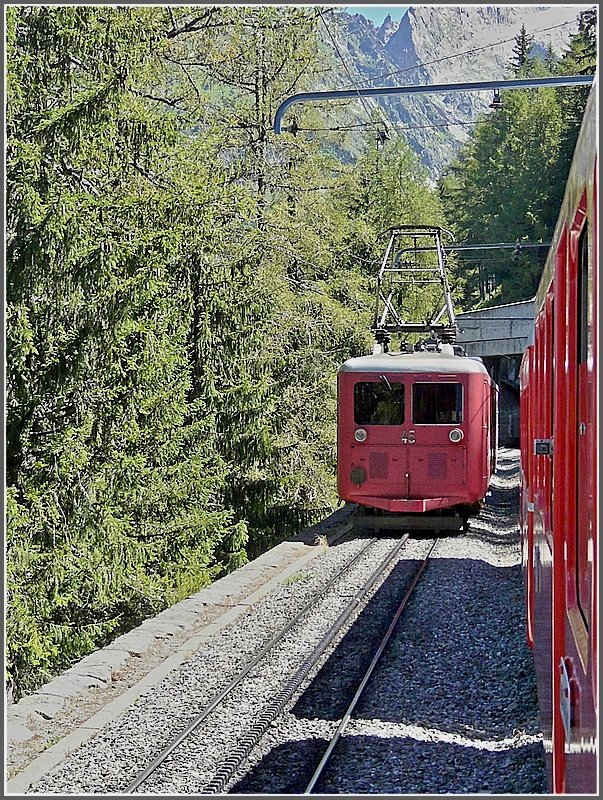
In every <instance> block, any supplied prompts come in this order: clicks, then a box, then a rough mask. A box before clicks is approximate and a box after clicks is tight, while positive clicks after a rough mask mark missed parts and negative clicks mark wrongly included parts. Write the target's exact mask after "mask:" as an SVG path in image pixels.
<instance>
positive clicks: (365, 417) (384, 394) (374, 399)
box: [354, 375, 404, 425]
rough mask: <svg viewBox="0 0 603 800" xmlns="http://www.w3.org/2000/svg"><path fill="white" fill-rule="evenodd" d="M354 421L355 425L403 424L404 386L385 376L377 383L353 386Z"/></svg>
mask: <svg viewBox="0 0 603 800" xmlns="http://www.w3.org/2000/svg"><path fill="white" fill-rule="evenodd" d="M354 421H355V422H356V424H357V425H402V423H403V422H404V384H403V383H399V382H396V381H390V380H389V379H388V378H387V377H386V376H385V375H384V376H382V379H381V381H380V382H379V383H376V382H374V381H372V382H370V383H369V382H366V383H364V382H363V383H357V384H356V385H355V386H354Z"/></svg>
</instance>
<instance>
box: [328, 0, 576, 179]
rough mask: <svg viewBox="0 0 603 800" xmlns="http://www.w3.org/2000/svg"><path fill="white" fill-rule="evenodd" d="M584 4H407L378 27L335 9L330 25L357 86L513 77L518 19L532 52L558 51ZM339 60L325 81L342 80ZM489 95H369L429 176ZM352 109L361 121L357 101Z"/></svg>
mask: <svg viewBox="0 0 603 800" xmlns="http://www.w3.org/2000/svg"><path fill="white" fill-rule="evenodd" d="M588 7H589V6H586V5H584V6H515V7H513V6H486V5H484V6H452V7H450V6H449V7H446V6H419V7H416V8H415V7H411V8H409V10H408V11H407V13H406V14H405V15H404V17H403V18H402V20H401V21H399V22H394V21H393V20H392V19H391V17H386V19H385V20H384V21H383V23H382V25H381V26H380V27H378V28H376V27H375V26H374V25H373V23H372V22H370V20H367V19H365V17H363V16H362V15H361V14H349V13H347V12H340V13H339V14H338V22H339V25H338V26H337V29H336V30H335V29H334V28H333V29H334V30H335V35H336V37H337V39H338V40H339V42H340V43H341V45H342V52H343V53H344V54H345V59H346V61H347V64H348V68H349V69H350V71H351V72H352V74H353V76H354V77H355V78H356V79H357V80H358V86H395V85H398V86H404V85H419V84H425V83H428V84H439V83H462V82H466V81H487V80H496V79H499V78H501V79H502V78H507V79H508V78H512V77H513V75H512V73H511V71H510V67H509V63H510V60H511V58H512V54H513V47H514V44H515V39H514V37H515V36H516V34H517V33H519V31H520V29H521V26H522V25H525V27H526V30H527V32H528V34H529V35H530V36H533V37H534V40H533V46H532V52H533V53H539V54H544V52H545V51H546V48H547V47H548V46H549V45H552V47H553V49H554V50H555V52H556V53H557V54H559V55H560V54H561V53H563V51H564V50H565V48H566V47H567V44H568V42H569V39H570V36H571V35H572V34H574V33H575V32H576V30H577V28H578V14H579V13H580V11H582V10H584V9H586V8H588ZM333 63H334V66H335V69H337V62H333ZM339 67H340V74H341V76H342V77H341V79H340V81H339V83H336V82H335V81H336V79H334V78H333V77H332V78H331V79H330V81H329V86H328V88H340V87H341V86H342V85H343V83H344V82H345V83H346V84H349V78H347V75H346V73H345V72H344V71H343V66H342V65H341V63H340V62H339ZM344 75H345V79H344V77H343V76H344ZM325 88H327V87H325ZM491 100H492V96H491V94H490V93H489V92H481V93H462V92H458V93H450V94H449V95H429V96H424V97H412V98H383V99H380V100H378V101H375V102H378V103H379V105H380V106H381V108H382V109H383V111H384V112H385V115H386V117H387V119H388V121H389V125H390V126H391V129H392V130H396V131H401V130H404V135H405V136H406V138H407V141H408V142H409V144H410V145H411V147H412V148H413V149H414V150H415V152H417V153H418V154H419V155H420V157H421V160H422V161H423V163H424V164H425V166H426V167H427V169H428V170H429V173H430V175H431V177H432V178H434V179H435V178H437V176H438V175H439V174H440V172H441V170H442V168H443V167H444V166H445V165H446V164H447V163H449V162H450V160H451V159H452V158H453V157H454V154H455V153H456V151H457V150H458V148H459V147H460V145H461V144H462V143H463V142H464V141H466V140H467V137H468V136H469V132H470V131H471V130H472V129H473V126H472V124H471V123H473V122H474V121H475V119H476V117H477V116H478V114H480V113H482V112H484V111H488V110H489V104H490V102H491ZM372 108H373V109H374V108H375V105H374V104H372ZM355 113H356V114H357V117H358V120H361V119H362V120H363V121H366V119H367V116H366V110H365V109H363V108H362V107H361V106H360V104H358V108H357V109H356V112H355ZM375 114H376V117H375V118H379V115H378V114H377V112H375ZM381 117H382V118H383V115H381Z"/></svg>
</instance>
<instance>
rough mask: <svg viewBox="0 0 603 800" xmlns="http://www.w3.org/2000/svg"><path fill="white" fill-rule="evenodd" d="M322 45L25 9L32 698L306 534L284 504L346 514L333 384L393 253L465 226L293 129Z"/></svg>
mask: <svg viewBox="0 0 603 800" xmlns="http://www.w3.org/2000/svg"><path fill="white" fill-rule="evenodd" d="M316 24H317V16H316V12H315V10H314V9H309V8H305V9H304V8H297V9H295V8H288V9H284V8H276V7H275V8H268V7H264V8H252V7H249V8H246V9H232V8H228V7H226V6H212V7H207V8H204V9H202V10H200V9H199V8H189V7H173V8H166V7H150V6H148V7H129V6H128V7H126V6H98V7H94V6H63V7H59V6H30V7H25V6H23V7H11V8H8V9H7V89H8V103H7V173H6V189H7V209H8V210H7V274H6V277H7V289H6V299H7V335H6V339H7V347H8V354H7V372H6V374H7V389H8V393H7V420H6V422H7V431H6V437H7V438H6V441H7V446H6V455H7V484H8V486H7V521H8V536H7V594H8V614H7V628H6V629H7V663H8V670H9V673H10V676H11V679H12V680H13V681H14V683H15V688H16V692H17V694H19V693H21V692H24V691H30V690H31V689H33V688H35V687H36V686H38V685H40V684H41V683H42V682H44V681H45V680H47V679H48V678H49V677H50V676H51V675H53V674H55V673H56V672H57V671H59V670H61V669H62V668H64V667H66V666H68V665H69V664H70V663H72V662H73V661H74V660H76V659H77V658H80V657H81V656H83V655H84V654H86V653H87V652H90V651H91V650H92V649H94V648H95V647H98V646H101V645H103V644H104V643H106V642H107V641H109V640H110V639H111V638H112V637H114V636H116V635H118V634H119V633H121V632H123V631H125V630H128V629H129V628H131V627H132V626H134V625H136V624H138V623H139V622H140V621H141V620H142V619H144V618H145V617H147V616H149V615H152V614H154V613H156V612H157V611H159V610H160V609H162V608H164V607H166V606H167V605H169V604H171V603H174V602H176V601H178V600H180V599H181V598H183V597H186V596H187V595H189V594H190V593H191V592H194V591H196V590H198V589H199V588H201V587H202V586H205V585H208V584H209V583H210V582H211V581H212V580H214V579H215V578H216V577H218V576H219V575H222V574H224V572H225V571H228V570H231V569H234V568H236V567H237V566H239V565H241V564H242V563H244V562H245V560H246V558H247V553H248V552H257V550H258V547H259V546H261V545H262V543H264V542H267V541H271V542H272V541H274V537H277V538H280V539H282V538H285V537H286V536H287V535H288V534H289V533H290V529H284V528H283V527H282V525H281V522H280V521H279V520H282V519H284V516H283V515H282V514H281V513H280V512H281V510H282V509H287V511H288V512H289V514H290V519H293V520H295V519H296V520H297V521H298V522H299V521H300V520H308V519H310V518H311V517H312V515H313V514H315V513H316V511H317V510H321V511H323V512H324V510H326V509H331V508H333V507H334V506H335V503H336V492H335V424H336V394H335V391H336V373H337V368H338V366H339V365H340V363H341V362H342V361H343V360H345V359H346V358H348V357H350V356H353V355H359V354H362V353H365V352H366V351H367V350H368V348H369V347H370V345H371V336H370V324H371V313H372V306H373V292H374V277H375V272H376V268H377V266H378V263H379V259H380V257H381V252H382V249H383V246H384V240H383V238H382V237H381V236H380V234H381V233H382V231H383V230H384V228H386V227H388V226H389V225H393V224H398V223H400V222H417V223H423V224H424V223H430V224H442V215H441V211H440V208H439V204H438V200H437V197H436V196H435V194H434V192H433V190H432V189H430V188H429V186H428V185H427V182H426V179H425V178H424V177H423V176H422V175H420V174H419V173H420V171H419V168H418V164H417V162H416V159H414V158H413V157H412V156H411V154H410V151H409V150H408V148H407V147H406V146H405V145H404V144H402V143H401V142H400V141H398V142H395V143H390V145H389V146H388V148H386V150H384V151H382V152H379V153H377V152H376V151H374V150H372V151H370V152H369V153H368V154H367V155H366V156H363V157H362V158H361V159H359V160H358V161H357V163H355V164H353V165H350V166H347V167H344V166H342V164H341V163H340V162H339V161H338V160H337V159H336V158H334V156H333V155H332V153H331V152H330V151H329V150H328V149H327V148H326V147H324V146H322V144H323V143H321V141H320V139H318V138H314V139H313V138H312V137H310V136H307V137H303V138H302V137H299V138H296V137H293V136H291V135H289V136H287V135H285V136H283V137H279V138H278V139H277V138H276V137H274V135H273V134H272V133H271V125H272V119H273V114H274V111H275V109H276V107H277V105H278V103H280V101H281V100H282V99H283V98H284V97H285V96H286V95H288V94H290V93H291V92H292V91H295V90H298V91H299V90H300V89H303V88H304V81H311V80H312V76H313V75H314V74H315V71H316V70H317V62H316V52H317V49H316V42H315V36H314V34H315V28H316ZM316 114H317V112H316V111H315V110H310V109H308V110H307V111H304V114H303V115H302V120H301V121H302V122H304V121H305V122H311V121H312V119H313V115H316ZM418 302H419V304H420V303H421V302H427V300H426V299H425V298H424V299H423V300H421V299H420V298H419V300H418Z"/></svg>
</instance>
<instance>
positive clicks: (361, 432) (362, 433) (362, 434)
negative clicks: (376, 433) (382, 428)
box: [354, 428, 367, 442]
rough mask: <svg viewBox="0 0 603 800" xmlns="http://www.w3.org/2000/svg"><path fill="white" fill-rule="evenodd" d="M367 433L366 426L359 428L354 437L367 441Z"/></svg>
mask: <svg viewBox="0 0 603 800" xmlns="http://www.w3.org/2000/svg"><path fill="white" fill-rule="evenodd" d="M366 437H367V433H366V431H365V430H364V428H358V430H357V431H356V432H355V433H354V439H356V441H357V442H366Z"/></svg>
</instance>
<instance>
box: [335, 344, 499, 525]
mask: <svg viewBox="0 0 603 800" xmlns="http://www.w3.org/2000/svg"><path fill="white" fill-rule="evenodd" d="M443 349H444V350H447V351H448V352H412V353H389V352H388V353H382V354H378V355H369V356H363V357H360V358H352V359H349V360H348V361H346V362H345V363H344V364H343V365H342V366H341V367H340V370H339V374H338V426H337V427H338V431H337V465H338V470H337V471H338V490H339V496H340V498H341V499H342V500H347V501H349V502H353V503H359V504H360V505H362V506H366V507H369V508H374V509H383V510H385V511H388V512H405V513H422V514H424V513H425V512H430V511H434V512H436V513H441V511H442V510H443V509H448V510H450V511H451V513H454V514H456V515H457V516H458V517H460V518H461V520H462V522H463V523H464V524H465V526H466V521H467V518H468V517H469V515H470V514H472V513H476V512H477V511H478V510H479V508H480V504H481V501H482V500H483V498H484V496H485V495H486V492H487V489H488V484H489V480H490V476H491V474H492V471H493V469H494V464H495V458H496V425H495V416H496V415H495V409H496V387H495V385H494V384H493V382H492V380H491V378H490V376H489V375H488V372H487V370H486V368H485V367H484V365H483V364H482V362H481V361H480V360H479V359H474V358H470V357H467V356H458V355H454V352H453V348H452V346H450V345H443Z"/></svg>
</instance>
